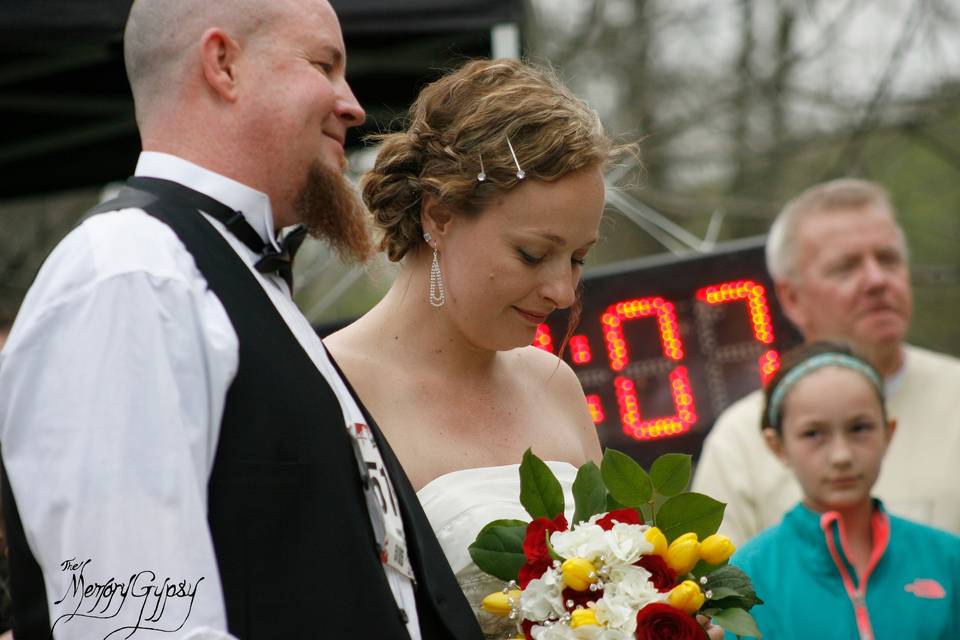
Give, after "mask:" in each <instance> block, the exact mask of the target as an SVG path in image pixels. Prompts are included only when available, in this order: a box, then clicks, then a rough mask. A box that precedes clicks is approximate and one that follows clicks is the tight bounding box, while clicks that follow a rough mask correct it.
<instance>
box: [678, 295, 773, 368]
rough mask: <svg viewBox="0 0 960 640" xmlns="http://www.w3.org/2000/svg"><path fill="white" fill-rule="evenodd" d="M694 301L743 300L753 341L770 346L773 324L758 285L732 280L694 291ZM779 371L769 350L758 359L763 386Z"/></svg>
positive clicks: (768, 308)
mask: <svg viewBox="0 0 960 640" xmlns="http://www.w3.org/2000/svg"><path fill="white" fill-rule="evenodd" d="M697 299H698V300H700V301H701V302H705V303H707V304H709V305H717V304H727V303H730V302H737V301H740V300H746V302H747V311H748V313H749V315H750V328H751V329H752V330H753V337H754V339H755V340H756V341H757V342H759V343H761V344H773V322H772V320H771V318H770V307H769V306H768V305H767V290H766V288H765V287H764V286H763V285H762V284H757V283H756V282H753V281H752V280H734V281H731V282H724V283H722V284H715V285H710V286H708V287H703V288H702V289H700V290H699V291H697ZM779 368H780V354H779V353H777V352H776V350H774V349H769V350H767V351H765V352H764V353H763V355H762V356H760V361H759V370H760V380H761V381H762V382H763V383H764V384H766V383H767V380H769V379H770V376H772V375H773V374H774V373H775V372H776V371H777V369H779Z"/></svg>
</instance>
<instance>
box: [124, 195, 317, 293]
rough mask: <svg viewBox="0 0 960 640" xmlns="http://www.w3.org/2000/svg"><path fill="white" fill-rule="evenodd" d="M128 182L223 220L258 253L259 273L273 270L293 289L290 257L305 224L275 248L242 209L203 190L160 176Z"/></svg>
mask: <svg viewBox="0 0 960 640" xmlns="http://www.w3.org/2000/svg"><path fill="white" fill-rule="evenodd" d="M127 184H129V185H130V186H131V187H133V188H134V189H140V190H141V191H149V192H151V193H156V194H158V195H165V196H168V197H171V198H177V199H179V200H181V201H183V202H185V203H186V204H188V205H190V206H191V207H194V208H196V209H199V210H201V211H203V212H204V213H206V214H208V215H210V216H213V217H214V218H216V219H217V220H219V221H220V222H222V223H223V225H224V226H225V227H226V228H227V230H228V231H230V233H232V234H233V235H234V236H236V238H237V239H238V240H240V242H242V243H243V244H245V245H246V246H247V247H249V248H250V250H251V251H253V252H254V253H256V254H259V255H260V259H259V260H257V261H256V262H255V263H254V265H253V266H254V268H256V270H257V271H259V272H260V273H276V274H277V275H279V276H280V277H281V278H283V279H284V280H285V281H286V282H287V285H288V286H289V287H290V291H291V292H292V291H293V257H294V256H295V255H296V253H297V250H298V249H299V248H300V245H302V244H303V241H304V239H305V238H306V237H307V228H306V227H304V226H302V225H301V226H299V227H296V228H295V229H293V230H291V231H290V232H288V233H287V234H285V235H284V237H283V239H282V240H281V241H280V249H279V251H278V250H277V249H274V248H273V247H272V246H271V245H269V244H267V243H266V242H264V241H263V238H261V237H260V234H259V233H257V232H256V230H255V229H254V228H253V227H252V226H251V225H250V223H249V222H247V219H246V218H244V217H243V214H242V213H241V212H239V211H236V210H234V209H231V208H230V207H228V206H227V205H225V204H223V203H222V202H220V201H219V200H214V199H213V198H211V197H210V196H208V195H206V194H203V193H200V192H199V191H194V190H193V189H190V188H188V187H185V186H183V185H182V184H179V183H177V182H172V181H170V180H163V179H160V178H143V177H134V178H130V179H129V180H127Z"/></svg>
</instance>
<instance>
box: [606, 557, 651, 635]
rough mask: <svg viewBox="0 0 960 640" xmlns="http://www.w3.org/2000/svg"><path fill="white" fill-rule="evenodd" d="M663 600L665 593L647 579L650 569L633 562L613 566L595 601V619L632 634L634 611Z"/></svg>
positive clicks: (634, 624)
mask: <svg viewBox="0 0 960 640" xmlns="http://www.w3.org/2000/svg"><path fill="white" fill-rule="evenodd" d="M665 599H666V594H662V593H660V592H659V591H657V588H656V587H654V586H653V584H652V583H651V582H650V572H649V571H647V570H646V569H644V568H643V567H635V566H633V565H614V566H613V567H611V570H610V576H609V578H608V579H607V581H606V586H605V588H604V592H603V597H602V598H601V599H600V600H598V601H597V604H596V613H597V621H598V622H600V623H601V624H606V625H608V626H609V627H612V628H614V629H618V630H620V631H624V632H626V633H633V632H634V631H635V630H636V628H637V611H639V610H640V609H641V608H642V607H645V606H646V605H648V604H649V603H651V602H661V601H663V600H665Z"/></svg>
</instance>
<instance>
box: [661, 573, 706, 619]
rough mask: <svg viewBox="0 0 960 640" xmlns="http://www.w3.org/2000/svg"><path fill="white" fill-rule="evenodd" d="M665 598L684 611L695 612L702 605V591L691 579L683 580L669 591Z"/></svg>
mask: <svg viewBox="0 0 960 640" xmlns="http://www.w3.org/2000/svg"><path fill="white" fill-rule="evenodd" d="M667 600H668V601H669V602H670V604H672V605H673V606H675V607H676V608H677V609H680V610H681V611H683V612H684V613H696V612H697V611H699V610H700V607H702V606H703V601H704V597H703V592H702V591H700V586H699V585H698V584H697V583H696V582H694V581H693V580H684V581H683V582H681V583H680V584H678V585H677V586H675V587H674V588H673V589H672V590H671V591H670V595H669V596H667Z"/></svg>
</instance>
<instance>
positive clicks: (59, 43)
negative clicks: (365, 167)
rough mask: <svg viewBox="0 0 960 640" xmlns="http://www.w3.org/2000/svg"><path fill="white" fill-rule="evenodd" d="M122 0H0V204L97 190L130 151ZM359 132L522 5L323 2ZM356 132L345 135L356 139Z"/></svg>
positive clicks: (384, 118) (496, 1) (132, 128)
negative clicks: (364, 116) (359, 112)
mask: <svg viewBox="0 0 960 640" xmlns="http://www.w3.org/2000/svg"><path fill="white" fill-rule="evenodd" d="M265 1H266V0H265ZM130 4H131V0H13V1H9V2H2V3H0V124H2V127H0V198H3V197H11V196H18V195H25V194H30V193H39V192H44V191H49V190H53V189H61V188H70V187H77V186H83V185H91V184H102V183H105V182H108V181H110V180H115V179H120V178H123V177H124V176H126V175H127V174H128V173H129V172H130V171H131V169H132V167H133V165H134V162H135V160H136V155H137V153H138V152H139V146H140V143H139V138H138V137H137V133H136V124H135V122H134V119H133V103H132V100H131V97H130V92H129V88H128V86H127V82H126V75H125V73H124V69H123V55H122V33H123V25H124V22H125V21H126V17H127V13H128V11H129V7H130ZM331 4H333V6H334V8H335V9H336V10H337V14H338V15H339V16H340V22H341V25H342V27H343V32H344V39H345V41H346V44H347V50H348V53H349V65H350V66H349V78H350V84H351V86H352V87H353V89H354V92H355V93H356V95H357V98H358V99H359V100H360V102H361V103H362V104H363V105H364V108H365V109H366V110H367V113H368V124H367V126H366V130H376V129H379V128H383V127H384V126H386V125H388V124H389V123H390V121H391V120H392V119H394V118H395V117H396V116H397V115H400V114H402V112H403V111H404V110H405V109H406V106H407V105H408V104H409V103H410V101H411V100H412V98H413V96H414V95H415V94H416V91H417V90H418V89H419V87H420V86H421V85H422V84H423V83H424V82H427V81H429V80H430V79H432V78H433V77H435V76H436V75H437V74H438V73H439V72H440V71H441V70H442V69H443V68H445V67H449V66H453V65H455V64H456V63H457V61H458V60H460V59H462V58H464V57H474V56H486V55H489V54H490V29H491V27H492V26H494V25H496V24H499V23H505V22H507V23H509V22H514V23H515V22H518V21H519V20H520V18H521V11H522V10H521V2H520V0H332V2H331ZM363 133H364V131H359V132H354V133H353V134H352V138H351V140H350V142H352V143H356V141H357V140H358V139H359V136H360V135H362V134H363Z"/></svg>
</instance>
